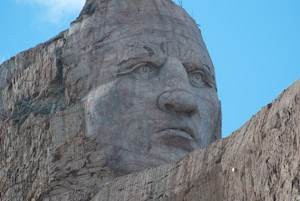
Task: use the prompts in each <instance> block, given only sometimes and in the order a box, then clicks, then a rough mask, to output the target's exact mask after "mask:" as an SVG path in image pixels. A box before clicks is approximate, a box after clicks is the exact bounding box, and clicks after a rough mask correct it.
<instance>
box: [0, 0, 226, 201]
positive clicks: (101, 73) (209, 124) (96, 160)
mask: <svg viewBox="0 0 300 201" xmlns="http://www.w3.org/2000/svg"><path fill="white" fill-rule="evenodd" d="M0 78H1V79H0V90H1V91H0V93H1V94H0V95H1V96H0V121H1V122H0V149H1V150H0V151H1V152H0V162H1V163H0V192H1V193H0V200H2V198H3V200H14V199H16V200H18V199H19V200H30V199H33V198H34V199H41V198H45V199H46V198H49V199H50V198H51V199H52V198H53V199H54V197H55V199H57V200H62V199H63V198H66V197H67V198H68V196H69V198H70V196H71V197H72V196H73V197H74V199H75V198H76V197H77V198H78V199H79V198H86V199H88V198H89V197H91V196H92V195H93V192H94V193H95V192H96V191H97V188H98V186H99V185H101V184H103V183H105V182H107V181H110V180H111V179H112V178H114V177H118V176H122V175H126V174H130V173H135V172H139V171H141V170H144V169H147V168H150V167H156V166H160V165H162V164H165V163H169V162H172V161H178V160H179V159H181V158H182V157H183V156H185V155H187V154H188V153H189V152H191V151H193V150H195V149H199V148H202V147H205V146H207V145H209V144H210V143H211V142H213V141H214V140H216V139H219V138H221V112H220V111H221V108H220V102H219V100H218V96H217V87H216V81H215V72H214V67H213V64H212V62H211V60H210V57H209V54H208V52H207V49H206V47H205V44H204V42H203V40H202V36H201V33H200V31H199V29H198V26H197V25H196V23H195V22H194V20H192V19H191V18H190V17H189V16H188V14H187V13H186V12H185V11H184V10H183V9H182V8H180V7H178V6H176V5H175V4H174V3H173V2H171V1H169V0H144V1H135V0H122V1H121V0H110V1H104V0H88V1H87V2H86V5H85V7H84V8H83V10H82V12H81V14H80V16H79V17H78V19H77V20H76V21H74V22H73V23H72V24H71V27H70V29H69V30H67V31H64V32H62V33H61V34H59V35H57V36H56V37H54V38H52V39H51V40H49V41H48V42H46V43H43V44H40V45H38V46H37V47H35V48H32V49H30V50H28V51H25V52H22V53H20V54H18V55H17V56H16V57H13V58H11V59H10V60H9V61H6V62H5V63H3V64H2V65H1V66H0ZM11 186H13V187H11ZM16 192H17V193H16ZM67 198H66V199H67ZM70 199H71V198H70ZM72 199H73V198H72Z"/></svg>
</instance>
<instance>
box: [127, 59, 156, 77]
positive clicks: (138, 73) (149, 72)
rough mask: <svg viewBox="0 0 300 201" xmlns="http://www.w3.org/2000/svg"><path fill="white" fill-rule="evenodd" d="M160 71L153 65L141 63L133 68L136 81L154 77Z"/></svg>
mask: <svg viewBox="0 0 300 201" xmlns="http://www.w3.org/2000/svg"><path fill="white" fill-rule="evenodd" d="M157 71H158V68H156V67H155V66H153V65H152V64H151V63H140V64H137V65H135V66H134V67H133V71H132V73H131V74H132V76H133V78H135V79H142V80H146V79H149V78H151V77H152V76H154V75H155V74H156V73H157Z"/></svg>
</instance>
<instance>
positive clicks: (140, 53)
mask: <svg viewBox="0 0 300 201" xmlns="http://www.w3.org/2000/svg"><path fill="white" fill-rule="evenodd" d="M153 56H155V50H154V49H153V48H151V47H149V46H147V45H141V46H140V45H139V46H137V45H131V46H127V47H126V48H125V49H123V50H122V52H121V53H120V54H119V55H118V63H117V65H118V66H120V65H122V64H123V63H124V62H127V61H130V60H133V59H146V60H149V59H150V58H151V57H153Z"/></svg>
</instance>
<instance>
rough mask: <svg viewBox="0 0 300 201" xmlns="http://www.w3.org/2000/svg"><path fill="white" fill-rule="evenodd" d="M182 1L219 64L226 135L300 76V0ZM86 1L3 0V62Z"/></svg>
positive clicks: (54, 30)
mask: <svg viewBox="0 0 300 201" xmlns="http://www.w3.org/2000/svg"><path fill="white" fill-rule="evenodd" d="M182 1H183V7H184V8H185V9H186V10H187V12H188V13H189V14H190V15H191V16H192V17H193V18H194V19H195V20H196V22H197V23H198V24H199V25H200V29H201V31H202V35H203V38H204V41H205V42H206V45H207V48H208V50H209V53H210V55H211V58H212V60H213V63H214V65H215V68H216V76H217V84H218V93H219V98H220V100H221V101H222V109H223V137H226V136H228V135H229V134H231V133H232V132H233V131H234V130H236V129H238V128H240V127H241V126H242V125H243V124H244V123H245V122H246V121H247V120H249V119H250V118H251V116H252V115H254V114H255V113H256V112H258V111H259V110H260V109H261V107H263V106H265V105H266V104H268V103H270V102H272V101H273V100H274V99H275V98H276V97H277V96H278V95H279V94H280V93H281V92H282V91H283V90H284V89H286V88H287V87H288V86H289V85H291V84H292V83H294V82H295V81H296V80H297V79H299V78H300V12H299V11H300V1H299V0H248V1H243V0H227V1H224V0H209V1H204V0H182ZM84 2H85V0H4V1H3V2H1V7H0V18H1V19H2V20H1V21H0V26H1V32H0V63H2V62H3V61H4V60H7V59H9V58H10V57H12V56H14V55H16V54H18V53H19V52H21V51H24V50H27V49H29V48H31V47H34V46H36V45H37V44H39V43H42V42H45V41H47V40H48V39H50V38H52V37H53V36H55V35H56V34H58V33H59V32H61V31H63V30H65V29H67V28H69V25H70V22H71V21H73V20H75V19H76V17H77V16H78V15H79V12H80V10H81V8H82V6H83V4H84Z"/></svg>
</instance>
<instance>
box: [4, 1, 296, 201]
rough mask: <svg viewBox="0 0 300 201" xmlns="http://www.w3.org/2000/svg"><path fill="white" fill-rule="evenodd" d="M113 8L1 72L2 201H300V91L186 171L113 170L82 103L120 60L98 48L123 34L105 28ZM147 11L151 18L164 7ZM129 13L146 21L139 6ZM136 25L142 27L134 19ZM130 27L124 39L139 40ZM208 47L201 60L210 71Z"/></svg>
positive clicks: (197, 155) (195, 158) (288, 93)
mask: <svg viewBox="0 0 300 201" xmlns="http://www.w3.org/2000/svg"><path fill="white" fill-rule="evenodd" d="M109 2H110V4H108V3H109ZM111 2H113V1H104V0H97V1H96V0H88V1H87V2H86V5H85V7H84V9H83V11H82V12H81V14H80V16H79V17H78V19H77V20H75V21H74V22H73V23H72V25H71V28H70V29H69V30H66V31H64V32H62V33H60V34H59V35H57V36H56V37H54V38H52V39H50V40H49V41H47V42H45V43H43V44H40V45H38V46H37V47H35V48H32V49H30V50H27V51H25V52H22V53H20V54H18V55H17V56H15V57H13V58H11V59H10V60H8V61H6V62H4V63H3V64H2V65H1V66H0V200H4V201H8V200H9V201H10V200H44V201H47V200H49V201H55V200H57V201H61V200H78V201H79V200H94V201H96V200H112V201H113V200H114V201H115V200H170V201H171V200H172V201H173V200H178V201H179V200H180V201H181V200H188V201H193V200H195V201H199V200H205V201H208V200H214V201H217V200H228V201H229V200H291V201H294V200H300V194H299V193H300V165H299V159H300V157H299V156H300V153H299V143H300V137H299V135H300V128H299V126H300V111H299V110H300V109H299V102H300V90H299V89H300V81H298V82H296V83H295V84H293V85H292V86H291V87H290V88H289V89H287V90H285V91H284V92H283V93H282V94H281V95H280V96H279V97H278V98H277V99H276V100H275V101H274V102H273V103H271V104H269V105H267V106H266V107H264V108H262V110H261V111H259V112H258V113H257V114H256V115H254V116H253V117H252V119H251V120H249V121H248V122H247V123H246V124H245V125H244V126H243V127H242V128H241V129H239V130H237V131H235V132H234V133H233V134H232V135H231V136H230V137H228V138H226V139H220V140H217V141H215V142H214V143H213V144H211V145H210V146H209V147H207V148H204V149H200V150H197V151H194V152H192V153H190V154H189V155H187V156H185V157H184V158H183V159H182V160H180V161H178V162H175V163H170V164H166V165H162V166H159V167H155V168H154V167H153V168H151V169H147V170H144V171H142V172H139V173H135V174H129V175H125V176H121V177H119V175H120V174H121V173H120V172H119V173H118V172H117V173H116V171H113V170H112V169H111V168H109V165H108V163H109V161H108V160H107V159H106V157H105V154H104V153H103V152H102V150H101V146H99V143H98V141H97V140H96V139H95V138H93V137H91V136H88V135H87V128H86V127H87V124H86V113H85V103H84V101H85V95H86V94H87V92H89V91H90V90H91V89H92V88H93V87H94V86H95V85H97V84H99V83H100V82H105V80H99V79H97V78H98V77H99V75H100V74H101V75H102V74H104V75H107V77H108V75H109V72H106V71H99V70H97V68H98V65H99V64H103V63H105V62H110V61H112V60H114V58H115V56H116V55H115V54H110V56H106V57H105V58H104V57H101V56H99V55H104V53H107V52H110V51H112V52H114V49H112V48H110V47H107V48H104V49H103V48H100V47H103V44H104V43H105V42H106V40H107V39H108V38H111V37H113V36H112V35H117V36H118V35H122V34H124V31H122V30H123V29H122V30H121V31H118V32H113V31H115V29H116V27H115V24H113V25H111V26H105V25H103V24H101V22H103V18H108V17H109V16H110V17H112V18H113V17H114V16H113V15H112V13H106V12H105V10H106V9H107V7H106V6H105V5H110V6H111V8H110V9H112V10H114V9H116V8H118V6H117V4H113V3H111ZM114 2H117V1H114ZM122 2H125V1H122ZM145 2H146V1H143V4H145V5H143V6H144V8H145V10H146V11H145V12H147V9H150V8H151V9H152V7H153V5H156V4H153V5H152V4H151V5H150V4H149V5H148V4H147V3H145ZM147 2H150V1H147ZM151 2H155V3H158V5H159V6H158V7H159V9H158V7H157V10H159V11H160V12H159V14H158V15H159V16H160V17H162V16H164V17H165V18H167V19H168V20H165V22H167V23H171V22H172V23H177V24H178V23H179V22H178V21H175V22H174V19H172V18H168V16H169V15H170V14H168V13H166V10H164V8H165V7H171V9H173V10H174V12H172V15H174V16H176V17H178V18H180V19H181V20H183V21H186V22H187V23H192V22H191V21H189V20H187V19H188V17H187V14H186V13H185V12H184V11H182V10H181V9H178V8H177V7H176V5H175V4H173V3H170V1H169V0H156V1H154V0H153V1H151ZM165 2H168V4H167V5H168V6H166V4H165ZM103 5H104V6H103ZM114 6H115V7H114ZM126 6H128V8H130V9H131V8H134V9H135V11H136V12H140V10H138V7H136V6H135V4H128V5H126ZM156 6H157V5H156ZM102 8H105V10H101V9H102ZM175 11H176V12H175ZM148 14H149V15H148V16H147V17H152V18H153V20H156V18H155V17H154V16H152V13H148ZM128 16H129V17H131V18H132V19H135V16H134V15H133V12H131V13H128ZM166 16H167V17H166ZM162 18H163V17H162ZM170 19H171V20H170ZM118 20H120V21H117V22H115V21H114V22H113V23H119V22H120V23H121V20H122V19H121V18H120V19H119V18H118ZM109 22H111V21H109ZM132 24H134V23H132ZM132 24H130V25H128V27H127V28H126V27H125V28H124V30H127V31H129V32H130V33H131V34H136V30H131V29H130V26H131V25H132ZM154 25H155V23H154ZM154 25H153V26H154ZM188 25H189V24H188ZM139 26H142V25H139ZM101 27H106V28H107V29H101ZM166 27H167V28H169V27H168V26H166ZM170 27H171V26H170ZM180 27H183V28H182V30H172V31H173V32H174V33H175V32H176V33H177V32H179V33H180V34H182V33H183V32H184V31H186V30H188V31H189V32H191V33H195V34H199V33H198V30H194V29H193V28H191V27H192V26H186V25H183V24H181V26H180ZM108 28H109V29H108ZM156 28H157V29H159V28H161V27H156ZM163 28H165V27H163ZM171 28H172V27H171ZM185 34H187V33H185ZM199 36H200V35H199ZM153 37H154V38H155V37H161V35H157V36H156V35H155V36H153ZM200 40H201V41H200V42H199V43H200V46H201V48H202V49H203V50H204V51H203V52H204V54H202V55H201V60H203V61H205V62H206V63H207V64H211V61H210V59H209V55H206V47H205V45H204V42H203V41H202V38H201V36H200ZM186 41H188V39H186ZM186 41H185V40H183V42H182V43H185V42H186ZM115 43H116V44H119V41H116V42H115ZM186 43H187V42H186ZM173 48H174V47H173ZM144 49H145V48H144ZM162 49H163V48H162ZM145 50H147V52H146V53H147V54H150V55H152V54H153V53H154V52H152V51H153V50H151V49H149V48H148V47H147V48H146V49H145ZM211 65H212V64H211ZM211 70H212V71H213V68H212V69H211ZM213 74H214V73H213ZM211 80H212V82H211V83H212V85H214V84H215V83H214V82H215V81H214V77H213V76H211ZM208 123H210V122H208ZM219 129H220V124H218V126H217V127H216V130H217V131H218V130H219ZM217 133H219V132H217ZM214 137H215V138H218V137H220V136H219V134H215V136H214ZM232 168H234V171H232ZM122 174H124V173H122Z"/></svg>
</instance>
